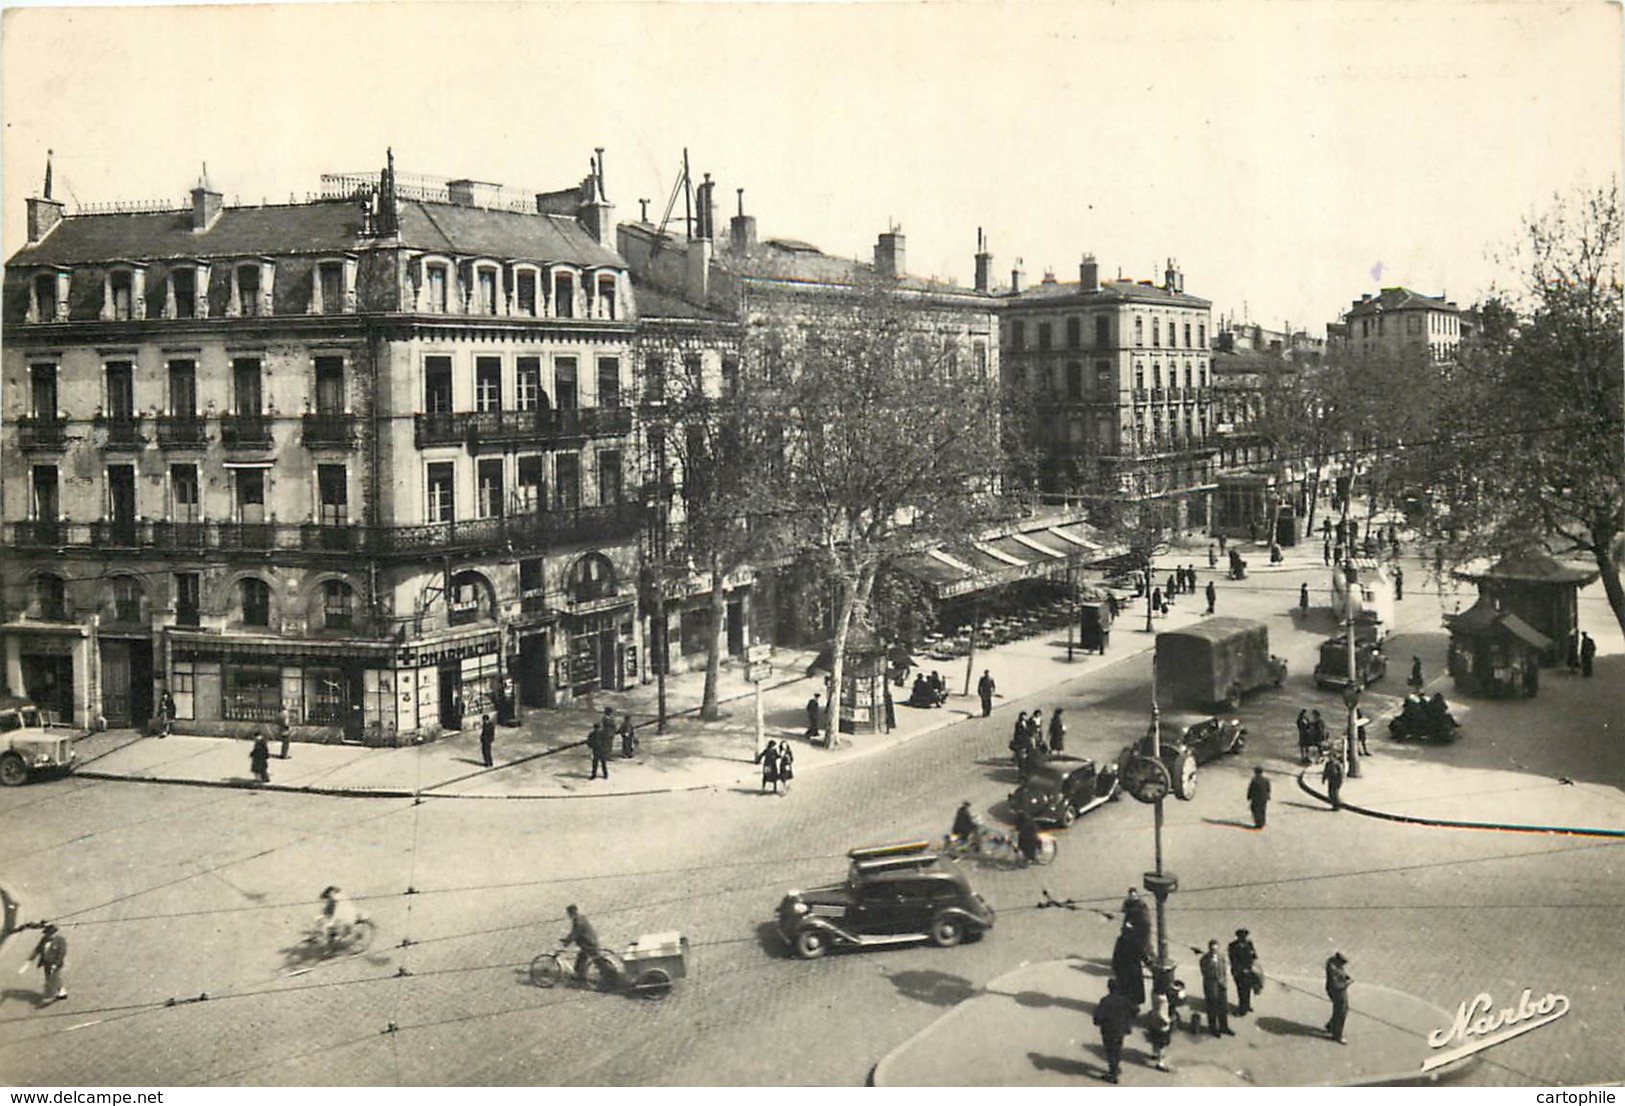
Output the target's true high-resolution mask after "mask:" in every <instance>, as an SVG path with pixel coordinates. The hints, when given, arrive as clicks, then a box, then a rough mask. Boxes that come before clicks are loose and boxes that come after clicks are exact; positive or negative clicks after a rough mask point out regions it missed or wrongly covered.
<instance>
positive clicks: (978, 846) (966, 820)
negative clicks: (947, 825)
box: [948, 799, 982, 852]
mask: <svg viewBox="0 0 1625 1106" xmlns="http://www.w3.org/2000/svg"><path fill="white" fill-rule="evenodd" d="M948 836H949V837H951V838H952V839H953V841H954V843H955V844H956V845H969V846H970V847H971V848H972V849H974V850H976V851H977V852H981V851H982V822H981V820H980V819H979V818H977V817H976V812H975V811H974V810H972V809H971V805H970V800H969V799H966V800H965V801H964V802H962V803H960V804H959V810H958V811H956V812H955V813H954V827H953V829H952V830H950V831H949V833H948Z"/></svg>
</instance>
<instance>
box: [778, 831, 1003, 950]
mask: <svg viewBox="0 0 1625 1106" xmlns="http://www.w3.org/2000/svg"><path fill="white" fill-rule="evenodd" d="M847 856H848V857H850V858H851V861H852V863H851V867H850V868H849V869H848V871H847V877H846V882H845V883H838V884H835V885H833V886H830V887H820V888H815V889H813V890H811V891H791V892H789V893H788V894H786V895H785V896H784V899H783V900H782V901H781V902H780V903H779V909H778V930H779V935H780V936H781V937H783V938H784V943H785V944H786V945H788V946H789V948H790V951H791V952H792V953H793V954H795V955H796V956H798V957H800V958H801V959H803V960H812V959H815V958H816V957H820V956H823V955H824V953H826V952H828V951H829V950H830V949H832V948H871V947H874V946H877V945H898V944H904V943H910V942H915V941H931V942H932V943H934V944H936V945H939V946H941V947H943V948H951V947H953V946H954V945H957V944H959V943H960V942H961V941H965V940H975V939H976V938H979V937H981V936H982V934H984V933H986V932H987V931H988V930H989V929H991V928H993V908H992V907H990V906H989V905H988V904H987V901H986V900H985V899H983V898H982V896H980V895H978V894H977V893H976V892H974V891H972V890H971V887H970V882H969V881H968V880H967V879H966V878H965V874H964V873H963V872H961V871H960V870H959V869H958V868H957V867H955V866H954V865H952V864H945V863H941V862H940V861H939V858H938V856H937V854H936V853H934V852H931V851H930V845H929V843H927V842H924V841H914V842H907V843H904V844H898V845H877V846H874V847H871V848H862V849H853V850H852V851H851V852H850V853H848V854H847Z"/></svg>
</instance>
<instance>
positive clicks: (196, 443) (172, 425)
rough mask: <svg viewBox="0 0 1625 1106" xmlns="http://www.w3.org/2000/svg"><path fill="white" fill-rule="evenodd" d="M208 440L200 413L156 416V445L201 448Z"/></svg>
mask: <svg viewBox="0 0 1625 1106" xmlns="http://www.w3.org/2000/svg"><path fill="white" fill-rule="evenodd" d="M208 440H209V435H208V432H207V424H206V423H205V422H204V420H203V416H202V415H159V416H158V445H159V446H160V447H161V448H163V449H202V448H203V447H204V446H205V445H206V444H208Z"/></svg>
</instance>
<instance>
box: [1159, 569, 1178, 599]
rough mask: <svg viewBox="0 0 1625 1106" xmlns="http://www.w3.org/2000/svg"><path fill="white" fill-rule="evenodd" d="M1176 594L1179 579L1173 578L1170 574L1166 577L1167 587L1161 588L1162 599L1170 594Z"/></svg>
mask: <svg viewBox="0 0 1625 1106" xmlns="http://www.w3.org/2000/svg"><path fill="white" fill-rule="evenodd" d="M1178 594H1179V581H1178V580H1176V579H1174V577H1173V576H1172V575H1171V574H1170V575H1169V577H1168V586H1167V588H1165V589H1164V590H1163V593H1162V597H1163V598H1164V599H1166V598H1168V597H1169V596H1171V595H1178Z"/></svg>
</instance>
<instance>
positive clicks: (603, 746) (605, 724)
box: [587, 707, 615, 780]
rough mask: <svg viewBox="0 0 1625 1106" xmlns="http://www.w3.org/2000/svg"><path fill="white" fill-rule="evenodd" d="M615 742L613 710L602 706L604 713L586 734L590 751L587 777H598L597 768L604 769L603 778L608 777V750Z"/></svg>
mask: <svg viewBox="0 0 1625 1106" xmlns="http://www.w3.org/2000/svg"><path fill="white" fill-rule="evenodd" d="M614 743H615V712H614V711H613V710H611V709H610V708H609V707H605V708H604V715H603V717H602V718H600V719H598V722H597V724H596V725H594V726H593V728H592V732H591V733H590V734H588V735H587V749H588V751H589V752H591V753H592V774H591V775H589V776H588V777H587V778H588V779H590V780H595V779H597V778H598V770H599V769H600V768H602V769H603V771H604V778H605V779H606V780H607V779H609V752H610V749H611V748H612V747H613V746H614Z"/></svg>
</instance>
